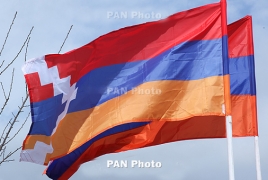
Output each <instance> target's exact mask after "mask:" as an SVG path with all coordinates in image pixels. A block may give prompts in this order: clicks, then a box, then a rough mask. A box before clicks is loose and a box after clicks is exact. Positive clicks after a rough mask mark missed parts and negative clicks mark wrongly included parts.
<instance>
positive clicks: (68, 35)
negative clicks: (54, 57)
mask: <svg viewBox="0 0 268 180" xmlns="http://www.w3.org/2000/svg"><path fill="white" fill-rule="evenodd" d="M72 28H73V25H71V27H70V29H69V31H68V33H67V35H66V37H65V39H64V41H63V43H62V45H61V47H60V50H59V52H58V54H59V53H60V52H61V49H62V47H63V46H64V44H65V42H66V40H67V38H68V36H69V34H70V32H71V30H72Z"/></svg>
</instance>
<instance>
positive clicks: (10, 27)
mask: <svg viewBox="0 0 268 180" xmlns="http://www.w3.org/2000/svg"><path fill="white" fill-rule="evenodd" d="M16 17H17V12H16V13H15V15H14V18H13V20H12V23H11V24H10V26H9V30H8V32H7V35H6V38H5V41H4V44H3V46H2V49H1V51H0V56H1V54H2V52H3V50H4V48H5V45H6V42H7V39H8V36H9V33H10V31H11V29H12V26H13V24H14V21H15V19H16Z"/></svg>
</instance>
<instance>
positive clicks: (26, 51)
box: [24, 37, 31, 62]
mask: <svg viewBox="0 0 268 180" xmlns="http://www.w3.org/2000/svg"><path fill="white" fill-rule="evenodd" d="M30 40H31V37H29V38H28V41H27V46H26V50H25V55H24V62H26V60H27V53H28V47H29V42H30Z"/></svg>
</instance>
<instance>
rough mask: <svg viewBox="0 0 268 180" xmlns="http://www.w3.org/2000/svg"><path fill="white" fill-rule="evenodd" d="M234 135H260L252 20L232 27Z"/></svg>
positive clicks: (229, 39) (231, 59) (245, 19)
mask: <svg viewBox="0 0 268 180" xmlns="http://www.w3.org/2000/svg"><path fill="white" fill-rule="evenodd" d="M228 46H229V57H230V65H229V71H230V80H231V102H232V117H233V136H235V137H242V136H258V125H257V105H256V83H255V65H254V47H253V34H252V18H251V16H246V17H244V18H242V19H240V20H239V21H237V22H234V23H232V24H230V25H228Z"/></svg>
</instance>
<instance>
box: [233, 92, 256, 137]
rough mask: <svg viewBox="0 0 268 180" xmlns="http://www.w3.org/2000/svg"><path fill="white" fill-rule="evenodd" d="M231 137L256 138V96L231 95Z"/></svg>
mask: <svg viewBox="0 0 268 180" xmlns="http://www.w3.org/2000/svg"><path fill="white" fill-rule="evenodd" d="M231 98H232V118H233V136H234V137H243V136H258V126H257V110H256V96H250V95H237V96H234V95H232V97H231Z"/></svg>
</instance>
